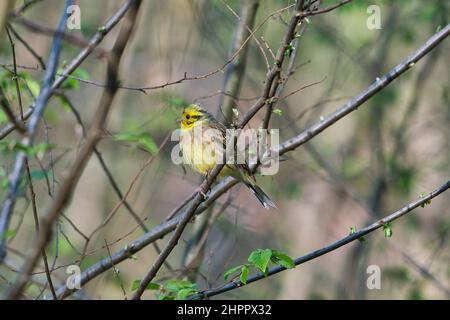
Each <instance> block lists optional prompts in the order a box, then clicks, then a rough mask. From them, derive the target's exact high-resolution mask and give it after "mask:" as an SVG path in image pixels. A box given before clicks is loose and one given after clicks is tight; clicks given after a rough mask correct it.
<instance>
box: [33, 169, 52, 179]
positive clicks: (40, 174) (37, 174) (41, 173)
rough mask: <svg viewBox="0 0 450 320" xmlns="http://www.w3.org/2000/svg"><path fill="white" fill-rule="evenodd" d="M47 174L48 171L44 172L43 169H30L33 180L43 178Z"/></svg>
mask: <svg viewBox="0 0 450 320" xmlns="http://www.w3.org/2000/svg"><path fill="white" fill-rule="evenodd" d="M47 175H48V173H47V172H45V170H33V171H31V179H33V180H42V179H45V178H46V176H47Z"/></svg>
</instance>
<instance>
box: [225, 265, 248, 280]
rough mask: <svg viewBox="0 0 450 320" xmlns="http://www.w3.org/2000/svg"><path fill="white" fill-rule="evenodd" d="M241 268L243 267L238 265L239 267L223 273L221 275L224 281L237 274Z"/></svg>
mask: <svg viewBox="0 0 450 320" xmlns="http://www.w3.org/2000/svg"><path fill="white" fill-rule="evenodd" d="M242 267H243V266H242V265H240V266H237V267H233V268H230V269H228V270H227V271H225V273H224V274H223V278H224V279H225V281H227V280H228V277H229V276H230V275H232V274H233V273H236V272H238V270H240V269H241V268H242Z"/></svg>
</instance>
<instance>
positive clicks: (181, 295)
mask: <svg viewBox="0 0 450 320" xmlns="http://www.w3.org/2000/svg"><path fill="white" fill-rule="evenodd" d="M196 293H197V290H195V289H189V288H187V289H181V290H180V291H178V294H177V300H186V298H187V297H189V296H191V295H193V294H196Z"/></svg>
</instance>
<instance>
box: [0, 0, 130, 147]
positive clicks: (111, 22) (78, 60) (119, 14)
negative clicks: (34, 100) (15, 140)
mask: <svg viewBox="0 0 450 320" xmlns="http://www.w3.org/2000/svg"><path fill="white" fill-rule="evenodd" d="M132 2H133V0H127V1H126V2H125V3H124V4H123V5H122V6H121V7H120V8H119V9H118V10H117V11H116V12H115V13H114V14H113V15H112V16H111V17H110V18H109V19H108V20H107V21H106V23H105V24H104V25H103V26H102V27H100V28H99V29H98V30H99V31H98V32H97V33H96V34H95V35H94V36H93V37H92V38H91V40H90V41H89V43H88V45H87V46H86V47H85V48H84V49H83V50H81V51H80V53H79V54H78V55H77V56H76V57H75V58H74V59H73V60H72V61H70V63H69V64H67V65H66V67H65V68H64V69H63V71H62V73H61V74H60V75H59V76H58V77H57V78H56V79H55V81H54V82H53V84H52V87H51V93H52V94H53V93H54V92H55V90H56V89H58V88H59V87H60V86H61V84H62V83H63V82H64V81H65V80H66V79H67V78H68V76H69V75H70V74H71V73H72V72H74V71H75V70H76V69H77V68H78V67H79V66H80V65H81V64H82V63H83V61H84V60H86V58H87V57H89V55H90V54H91V53H92V52H93V51H94V50H95V48H96V47H97V46H98V45H99V44H100V42H102V40H103V39H104V37H105V36H106V35H107V34H108V33H109V32H110V31H111V30H112V29H113V28H114V27H115V26H116V25H117V23H118V22H119V21H120V20H121V19H122V18H123V16H124V15H125V13H126V12H127V11H128V9H129V8H130V6H131V3H132ZM106 86H107V85H104V87H106ZM33 109H34V106H31V107H30V109H28V110H27V111H25V113H24V118H25V119H28V118H29V117H30V116H31V114H32V112H33ZM13 130H14V126H13V125H8V126H5V127H4V128H3V129H1V130H0V140H1V139H3V138H5V137H6V136H7V135H8V134H10V133H11V132H12V131H13Z"/></svg>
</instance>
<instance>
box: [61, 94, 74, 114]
mask: <svg viewBox="0 0 450 320" xmlns="http://www.w3.org/2000/svg"><path fill="white" fill-rule="evenodd" d="M58 98H59V102H61V106H62V107H63V109H64V110H65V111H67V112H71V108H70V104H69V101H68V100H67V99H66V97H64V96H59V97H58Z"/></svg>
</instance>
